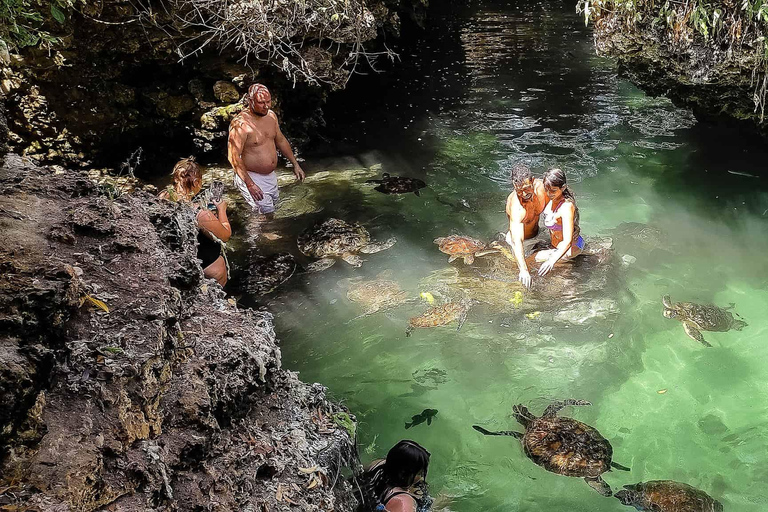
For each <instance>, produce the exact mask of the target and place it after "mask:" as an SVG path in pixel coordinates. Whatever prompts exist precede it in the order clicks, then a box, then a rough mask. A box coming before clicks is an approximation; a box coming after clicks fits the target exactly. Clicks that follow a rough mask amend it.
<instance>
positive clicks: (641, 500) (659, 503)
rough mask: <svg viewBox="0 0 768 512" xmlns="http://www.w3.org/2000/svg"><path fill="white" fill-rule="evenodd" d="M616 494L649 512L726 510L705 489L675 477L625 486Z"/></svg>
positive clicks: (638, 508) (625, 501) (626, 503)
mask: <svg viewBox="0 0 768 512" xmlns="http://www.w3.org/2000/svg"><path fill="white" fill-rule="evenodd" d="M614 496H616V497H617V498H618V499H619V501H620V502H621V503H623V504H624V505H631V506H633V507H635V508H636V509H637V510H645V511H647V512H723V505H722V504H721V503H720V502H719V501H716V500H714V499H713V498H712V497H710V496H709V495H708V494H707V493H705V492H704V491H701V490H699V489H696V488H695V487H691V486H690V485H688V484H682V483H680V482H675V481H673V480H653V481H651V482H640V483H639V484H632V485H625V486H624V490H621V491H619V492H617V493H616V494H615V495H614Z"/></svg>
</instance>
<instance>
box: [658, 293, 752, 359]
mask: <svg viewBox="0 0 768 512" xmlns="http://www.w3.org/2000/svg"><path fill="white" fill-rule="evenodd" d="M661 302H662V304H664V317H666V318H674V319H675V320H680V321H681V322H683V329H685V334H687V335H688V337H690V338H691V339H693V340H696V341H698V342H699V343H701V344H702V345H704V346H706V347H711V346H712V345H710V344H709V343H708V342H707V341H706V340H705V339H704V336H703V335H702V334H701V331H714V332H725V331H729V330H731V329H735V330H737V331H740V330H742V329H743V328H744V327H746V326H747V323H746V322H744V321H743V320H738V319H736V318H733V315H732V314H731V312H730V311H728V309H731V308H732V307H733V306H731V307H729V308H721V307H718V306H715V305H713V304H696V303H695V302H677V303H674V304H673V303H672V299H670V298H669V295H665V296H664V297H662V299H661Z"/></svg>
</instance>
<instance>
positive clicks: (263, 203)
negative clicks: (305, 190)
mask: <svg viewBox="0 0 768 512" xmlns="http://www.w3.org/2000/svg"><path fill="white" fill-rule="evenodd" d="M271 106H272V96H271V95H270V94H269V90H268V89H267V88H266V87H265V86H263V85H261V84H253V85H252V86H251V87H249V88H248V108H247V109H245V110H243V111H242V112H240V113H239V114H238V115H237V116H236V117H235V118H234V119H233V120H232V123H230V125H229V143H228V148H227V150H228V151H227V153H228V158H229V163H230V164H232V169H233V170H234V171H235V185H236V186H237V188H239V189H240V192H241V193H242V194H243V198H245V200H246V201H247V202H248V204H249V205H250V206H251V208H253V209H254V210H255V211H258V212H259V213H261V214H264V215H269V214H272V213H274V211H275V208H276V207H277V200H278V198H279V196H280V194H279V192H278V190H277V175H276V174H275V167H277V150H280V153H282V154H283V156H285V157H286V158H287V159H288V161H289V162H291V164H293V173H294V174H295V175H296V179H298V180H299V181H304V171H303V170H302V169H301V166H300V165H299V162H297V161H296V157H295V156H293V151H291V144H290V143H289V142H288V139H286V138H285V136H284V135H283V133H282V132H281V131H280V126H279V125H278V123H277V116H276V115H275V113H274V112H273V111H272V110H271V109H270V107H271Z"/></svg>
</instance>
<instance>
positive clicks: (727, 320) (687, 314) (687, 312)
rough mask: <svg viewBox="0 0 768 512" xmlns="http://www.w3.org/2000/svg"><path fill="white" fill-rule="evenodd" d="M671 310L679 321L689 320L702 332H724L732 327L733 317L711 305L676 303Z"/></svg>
mask: <svg viewBox="0 0 768 512" xmlns="http://www.w3.org/2000/svg"><path fill="white" fill-rule="evenodd" d="M672 309H673V310H675V312H677V315H678V317H679V319H680V320H682V321H685V320H690V321H691V322H693V323H695V324H696V325H697V326H698V327H699V329H702V330H704V331H714V332H725V331H727V330H729V329H730V328H731V327H732V326H733V315H732V314H731V313H730V312H729V311H726V310H724V309H723V308H720V307H717V306H714V305H712V304H696V303H695V302H678V303H677V304H674V305H673V307H672Z"/></svg>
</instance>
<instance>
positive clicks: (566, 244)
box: [535, 169, 584, 276]
mask: <svg viewBox="0 0 768 512" xmlns="http://www.w3.org/2000/svg"><path fill="white" fill-rule="evenodd" d="M543 182H544V190H545V191H546V193H547V197H548V198H549V202H548V203H547V205H546V207H545V208H544V212H543V213H542V215H543V217H544V225H545V226H546V227H547V228H548V229H549V236H550V239H551V242H552V247H553V248H552V249H545V250H543V251H539V252H537V253H536V256H535V258H536V261H541V262H543V263H542V264H541V266H540V267H539V275H540V276H543V275H546V274H547V273H549V271H550V270H552V267H554V266H555V263H557V262H558V261H560V260H561V259H564V258H565V259H570V258H574V257H576V256H578V255H579V254H581V251H582V250H584V239H583V238H582V236H581V230H580V229H579V208H578V207H577V206H576V198H575V197H574V195H573V192H571V190H570V189H569V188H568V185H567V181H566V179H565V172H563V171H562V169H550V170H548V171H547V172H546V173H544V179H543Z"/></svg>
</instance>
